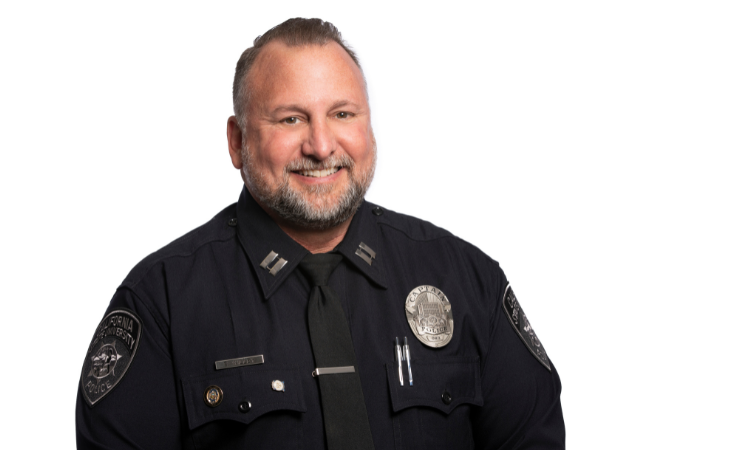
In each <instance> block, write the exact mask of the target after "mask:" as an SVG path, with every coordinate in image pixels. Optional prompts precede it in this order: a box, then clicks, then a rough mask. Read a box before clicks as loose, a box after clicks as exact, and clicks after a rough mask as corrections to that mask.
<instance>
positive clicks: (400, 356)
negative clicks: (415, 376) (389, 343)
mask: <svg viewBox="0 0 750 450" xmlns="http://www.w3.org/2000/svg"><path fill="white" fill-rule="evenodd" d="M396 359H397V360H398V381H399V382H400V383H401V386H403V385H404V375H403V373H401V360H402V359H404V355H403V354H401V346H400V345H399V344H398V338H396Z"/></svg>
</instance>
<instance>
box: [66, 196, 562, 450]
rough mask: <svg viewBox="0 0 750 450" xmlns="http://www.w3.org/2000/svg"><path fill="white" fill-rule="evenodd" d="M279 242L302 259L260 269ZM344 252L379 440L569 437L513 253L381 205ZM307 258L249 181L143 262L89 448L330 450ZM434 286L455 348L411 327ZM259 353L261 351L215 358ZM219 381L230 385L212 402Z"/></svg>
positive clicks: (101, 353)
mask: <svg viewBox="0 0 750 450" xmlns="http://www.w3.org/2000/svg"><path fill="white" fill-rule="evenodd" d="M360 243H365V244H366V246H367V247H369V248H370V249H371V250H372V251H374V253H375V257H374V258H373V259H372V261H371V264H368V262H367V261H366V258H363V257H360V256H358V255H357V254H356V253H357V249H358V248H359V244H360ZM271 251H273V252H276V253H277V254H278V257H277V261H276V262H278V258H283V259H285V260H286V261H287V263H286V265H284V266H283V267H281V268H280V270H279V271H278V272H277V273H276V274H275V275H272V274H271V273H270V271H269V269H270V268H271V267H272V266H267V267H266V268H263V267H261V262H262V261H263V260H264V259H265V258H266V257H267V255H268V254H269V253H270V252H271ZM336 251H337V252H339V253H340V254H341V255H343V256H344V261H343V262H342V263H341V264H340V265H339V266H338V267H337V268H336V269H335V270H334V272H333V274H332V275H331V279H330V281H329V286H330V287H331V288H332V289H333V290H335V292H336V293H337V295H338V297H339V299H340V300H341V303H342V306H343V308H344V311H345V313H346V315H347V317H348V320H349V327H350V330H351V336H352V341H353V343H354V349H355V353H356V360H357V372H358V373H359V376H360V379H361V382H362V389H363V391H364V397H365V403H366V407H367V413H368V418H369V422H370V429H371V430H372V436H373V439H374V442H375V447H376V448H377V449H404V450H417V449H425V450H427V449H429V450H438V449H472V448H477V449H562V448H564V447H565V443H564V441H565V428H564V424H563V417H562V409H561V405H560V389H561V386H560V380H559V377H558V375H557V372H556V371H555V368H554V366H552V365H551V363H549V360H548V359H546V354H544V350H543V348H542V347H541V344H540V343H538V340H535V339H536V338H535V337H534V335H533V330H531V328H530V326H529V325H528V322H527V320H526V318H525V316H524V315H523V311H522V310H521V309H520V307H516V308H515V309H514V307H513V305H516V306H517V303H516V302H515V297H514V296H513V295H512V290H509V289H508V281H507V279H506V277H505V275H504V273H503V271H502V270H501V269H500V267H499V266H498V264H497V262H495V261H493V260H492V259H490V258H489V257H488V256H486V255H485V254H484V253H482V252H481V251H480V250H478V249H477V248H476V247H474V246H472V245H471V244H468V243H466V242H465V241H463V240H461V239H459V238H456V237H455V236H453V235H452V234H450V233H448V232H447V231H445V230H442V229H440V228H437V227H435V226H433V225H432V224H430V223H428V222H424V221H421V220H418V219H415V218H412V217H408V216H405V215H401V214H397V213H394V212H391V211H388V210H385V209H382V208H380V207H377V206H375V205H372V204H370V203H368V202H364V203H363V204H362V205H361V206H360V208H359V210H358V212H357V213H356V215H355V216H354V219H353V220H352V223H351V226H350V228H349V230H348V232H347V234H346V236H345V238H344V240H343V241H342V242H341V243H340V245H339V246H338V247H337V250H336ZM307 254H308V251H307V250H306V249H304V248H303V247H302V246H300V245H299V244H297V243H296V242H295V241H293V240H292V239H291V238H290V237H289V236H288V235H286V234H285V233H284V232H283V231H282V230H281V229H280V228H279V227H278V226H277V225H276V224H275V222H274V221H273V220H272V219H271V218H270V217H269V216H268V215H267V214H266V213H265V212H264V211H263V210H262V209H261V208H260V206H259V205H258V204H257V203H256V202H255V201H254V200H253V198H252V196H251V195H250V194H249V192H248V191H247V190H246V189H244V190H243V192H242V195H241V196H240V200H239V202H238V203H237V204H235V205H232V206H230V207H228V208H226V209H224V210H223V211H221V212H220V213H219V214H218V215H216V216H215V217H214V218H213V219H212V220H211V221H209V222H208V223H206V224H205V225H203V226H201V227H199V228H197V229H196V230H194V231H192V232H190V233H188V234H187V235H185V236H183V237H181V238H180V239H177V240H176V241H174V242H172V243H171V244H169V245H167V246H166V247H164V248H163V249H161V250H159V251H157V252H156V253H153V254H151V255H150V256H148V257H147V258H146V259H144V260H143V261H141V262H140V263H139V264H138V265H137V266H136V267H135V268H134V269H133V270H132V271H131V272H130V274H129V275H128V276H127V278H126V279H125V281H123V283H122V284H121V285H120V287H119V288H118V289H117V291H116V292H115V295H114V297H113V298H112V301H111V302H110V305H109V308H108V310H107V314H105V320H103V322H102V324H100V327H99V328H98V329H97V336H98V337H97V336H95V338H94V340H93V341H92V345H91V347H90V348H89V353H88V354H87V357H86V362H85V363H84V370H83V372H82V374H81V383H79V395H78V404H77V407H76V428H77V443H78V448H79V449H121V448H135V449H162V450H168V449H178V448H186V449H217V448H232V449H234V448H237V449H239V448H242V449H280V450H284V449H324V448H325V436H324V425H323V416H322V410H321V401H320V396H319V392H318V387H317V381H316V378H313V377H312V375H311V373H312V371H313V369H315V367H316V366H315V362H314V358H313V352H312V348H311V345H310V339H309V335H308V329H307V312H306V307H307V300H308V298H309V292H310V286H309V284H308V282H307V280H306V279H305V277H304V276H303V275H302V274H301V273H300V271H299V270H297V265H298V263H299V262H300V261H301V260H302V258H303V257H304V256H305V255H307ZM366 256H370V255H366ZM274 266H275V265H274ZM425 285H426V286H434V287H436V288H438V289H439V290H441V291H442V292H443V293H444V294H445V296H446V297H447V298H448V300H449V301H450V306H451V309H452V312H453V328H454V332H453V333H454V334H453V336H452V338H451V340H450V342H449V343H448V344H447V345H445V346H444V347H442V348H432V347H428V346H426V345H424V344H423V343H422V342H420V341H419V340H418V339H417V338H416V336H415V334H414V332H412V329H411V328H410V326H409V324H408V322H407V318H406V313H405V302H406V298H407V296H408V294H409V293H410V292H411V291H412V290H413V289H414V288H416V287H418V286H425ZM509 293H510V294H509ZM505 302H508V303H507V304H508V305H510V306H506V307H504V304H505ZM514 320H515V321H516V323H520V325H516V326H514V324H513V321H514ZM519 320H520V321H521V322H518V321H519ZM404 336H407V337H408V338H409V347H410V353H411V358H412V372H413V378H414V385H413V386H409V385H408V382H407V383H405V385H404V386H401V385H400V382H399V378H398V365H397V362H396V360H395V356H394V340H395V338H396V337H399V338H400V340H403V337H404ZM108 342H109V344H108ZM537 344H538V346H537ZM535 346H537V347H538V348H537V347H535ZM530 349H531V350H530ZM539 349H541V350H539ZM533 350H536V355H535V354H534V353H532V351H533ZM258 355H263V363H262V364H251V365H237V366H236V367H230V368H226V369H222V370H217V368H216V362H217V361H223V360H232V359H237V358H244V357H249V356H258ZM256 362H257V361H256ZM404 364H405V363H404ZM404 373H406V372H405V371H404ZM276 380H279V381H283V383H284V384H283V390H276V389H273V388H272V382H274V381H276ZM211 386H215V387H218V388H219V389H220V391H221V397H220V400H221V401H220V403H218V404H216V403H214V405H213V406H211V405H210V402H207V401H206V396H207V394H208V393H207V389H208V388H209V387H211ZM276 386H277V389H278V384H277V385H276ZM84 391H86V392H85V393H84ZM216 392H218V391H214V392H213V394H211V395H213V400H212V401H214V402H216V401H217V400H218V397H216ZM209 396H210V395H209ZM92 403H93V405H92ZM243 403H244V405H241V404H243Z"/></svg>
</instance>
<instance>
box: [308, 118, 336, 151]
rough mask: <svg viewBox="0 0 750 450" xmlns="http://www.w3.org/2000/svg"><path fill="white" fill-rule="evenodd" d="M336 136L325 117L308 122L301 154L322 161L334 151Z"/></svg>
mask: <svg viewBox="0 0 750 450" xmlns="http://www.w3.org/2000/svg"><path fill="white" fill-rule="evenodd" d="M336 147H337V144H336V137H335V136H334V134H333V130H331V127H330V126H329V124H328V122H327V120H326V119H325V118H322V119H318V120H315V121H311V122H310V126H309V128H308V136H307V139H306V140H305V142H304V143H303V144H302V154H303V155H305V156H310V157H312V158H315V159H317V160H318V161H323V160H325V159H326V158H328V157H329V156H331V154H333V152H335V151H336Z"/></svg>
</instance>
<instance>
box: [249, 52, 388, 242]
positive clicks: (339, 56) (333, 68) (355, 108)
mask: <svg viewBox="0 0 750 450" xmlns="http://www.w3.org/2000/svg"><path fill="white" fill-rule="evenodd" d="M246 82H247V83H249V85H250V101H249V103H248V105H246V113H245V116H246V123H245V133H244V138H243V144H242V155H241V156H242V173H243V178H244V179H245V182H246V183H247V185H248V188H249V189H250V192H251V193H252V194H253V196H254V197H255V198H256V199H257V200H258V201H259V202H260V203H261V204H262V205H264V206H265V207H267V208H269V209H271V210H272V211H273V212H275V213H276V214H278V215H279V216H280V217H281V218H282V219H285V220H287V221H290V222H292V223H294V224H296V225H299V226H303V227H306V228H314V229H325V228H328V227H331V226H334V225H338V224H340V223H343V222H345V221H346V220H347V219H348V218H349V217H351V216H352V215H353V214H354V212H355V211H356V208H357V207H358V206H359V204H360V203H361V201H362V199H363V198H364V194H365V192H366V191H367V188H368V187H369V185H370V182H371V181H372V177H373V174H374V168H375V153H376V151H375V140H374V137H373V133H372V128H371V125H370V108H369V105H368V102H367V93H366V91H365V82H364V78H363V76H362V73H361V72H360V70H359V68H358V67H357V66H356V64H355V63H354V61H353V60H352V59H351V57H349V55H348V54H347V53H346V51H345V50H344V49H343V48H342V47H341V46H339V45H338V44H336V43H335V42H330V43H328V44H326V45H323V46H319V45H310V46H302V47H287V46H286V45H285V44H283V43H281V42H271V43H269V44H268V45H267V46H266V47H264V48H263V50H262V51H261V52H260V54H259V55H258V57H257V59H256V60H255V63H254V64H253V67H252V69H251V71H250V73H249V74H248V76H247V78H246ZM235 165H236V164H235Z"/></svg>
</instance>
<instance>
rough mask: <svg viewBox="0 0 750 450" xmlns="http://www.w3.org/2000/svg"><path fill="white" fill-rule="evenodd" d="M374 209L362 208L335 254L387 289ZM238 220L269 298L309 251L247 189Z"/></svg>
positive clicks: (239, 227) (244, 192)
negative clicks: (283, 228)
mask: <svg viewBox="0 0 750 450" xmlns="http://www.w3.org/2000/svg"><path fill="white" fill-rule="evenodd" d="M372 209H373V205H372V204H370V203H368V202H363V203H362V205H360V207H359V209H358V210H357V213H356V214H355V215H354V218H353V219H352V223H351V224H350V225H349V230H347V232H346V235H345V236H344V240H343V241H341V243H340V244H339V245H338V247H336V251H338V252H339V253H341V254H342V255H343V256H344V258H346V259H347V260H349V261H350V262H351V263H352V265H354V266H355V267H356V268H357V269H358V270H359V271H360V272H362V273H363V274H364V275H365V276H366V277H367V278H368V279H370V280H371V281H372V282H373V283H375V284H376V285H378V286H379V287H381V288H384V289H385V288H387V285H386V281H385V271H384V270H383V268H382V265H383V254H382V251H381V250H380V249H381V248H382V246H381V245H380V233H379V232H378V225H377V221H376V216H374V215H373V214H371V210H372ZM237 219H238V220H237V222H238V223H237V232H238V235H239V239H240V243H241V244H242V247H243V248H244V250H245V253H246V254H247V257H248V259H249V260H250V263H251V264H250V265H251V266H252V267H253V270H255V273H256V274H257V276H258V280H259V281H260V286H261V289H262V290H263V296H264V297H265V298H269V297H270V296H271V295H272V294H273V293H274V292H275V291H276V289H278V287H279V286H281V285H282V284H283V283H284V281H285V280H286V279H287V277H288V276H289V275H290V274H291V273H292V272H294V270H295V269H296V268H297V264H299V262H300V261H302V258H304V257H305V256H306V255H308V254H309V253H310V252H308V251H307V249H305V248H304V247H302V246H301V245H300V244H298V243H297V242H295V241H294V239H292V238H290V237H289V235H287V234H286V233H285V232H284V231H283V230H282V229H281V228H280V227H279V226H278V225H277V224H276V222H274V220H273V219H272V218H271V217H270V216H269V215H268V214H267V213H266V212H265V211H264V210H263V208H261V207H260V205H258V203H257V202H256V201H255V199H254V198H253V196H252V195H250V192H249V191H248V190H247V187H245V188H243V189H242V194H240V199H239V202H237ZM274 253H275V254H276V255H275V256H274ZM373 253H374V254H373ZM368 261H369V263H368Z"/></svg>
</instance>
